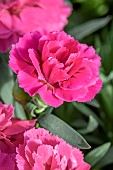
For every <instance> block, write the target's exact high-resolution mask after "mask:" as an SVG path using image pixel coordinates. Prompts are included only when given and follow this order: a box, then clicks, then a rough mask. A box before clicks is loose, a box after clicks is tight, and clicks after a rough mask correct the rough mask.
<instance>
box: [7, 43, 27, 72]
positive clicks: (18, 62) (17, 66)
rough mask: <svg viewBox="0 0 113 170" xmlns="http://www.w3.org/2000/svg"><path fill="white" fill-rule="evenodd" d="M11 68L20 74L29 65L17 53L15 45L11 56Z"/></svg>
mask: <svg viewBox="0 0 113 170" xmlns="http://www.w3.org/2000/svg"><path fill="white" fill-rule="evenodd" d="M9 58H10V60H9V67H10V68H11V69H12V70H13V71H14V72H15V73H16V74H18V71H19V70H23V69H24V68H25V67H26V66H27V65H28V64H27V63H26V62H25V61H24V60H23V59H22V58H21V57H20V55H19V54H18V52H17V49H16V46H15V45H14V46H13V48H12V50H11V51H10V56H9Z"/></svg>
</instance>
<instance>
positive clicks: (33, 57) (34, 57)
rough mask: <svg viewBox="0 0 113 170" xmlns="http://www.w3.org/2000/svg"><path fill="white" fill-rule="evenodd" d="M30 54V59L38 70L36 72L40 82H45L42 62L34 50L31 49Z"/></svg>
mask: <svg viewBox="0 0 113 170" xmlns="http://www.w3.org/2000/svg"><path fill="white" fill-rule="evenodd" d="M28 52H29V57H30V59H31V61H32V64H33V65H34V67H35V69H36V71H37V73H38V79H39V80H45V78H44V76H43V74H42V72H41V68H40V62H41V61H40V57H39V55H38V54H37V53H36V51H35V50H33V49H29V50H28Z"/></svg>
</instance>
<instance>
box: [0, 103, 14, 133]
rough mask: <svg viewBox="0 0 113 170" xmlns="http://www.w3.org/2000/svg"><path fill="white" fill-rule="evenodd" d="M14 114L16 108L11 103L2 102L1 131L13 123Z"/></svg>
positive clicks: (0, 105)
mask: <svg viewBox="0 0 113 170" xmlns="http://www.w3.org/2000/svg"><path fill="white" fill-rule="evenodd" d="M13 114H14V108H13V106H12V105H11V104H10V105H5V104H2V102H0V131H3V130H4V129H6V128H7V127H8V126H10V125H11V118H12V116H13Z"/></svg>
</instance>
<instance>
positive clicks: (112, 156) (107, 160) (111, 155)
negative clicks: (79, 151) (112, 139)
mask: <svg viewBox="0 0 113 170" xmlns="http://www.w3.org/2000/svg"><path fill="white" fill-rule="evenodd" d="M109 164H113V146H112V147H111V148H110V149H109V150H108V152H107V154H106V155H105V156H104V158H103V159H101V160H100V161H99V163H98V164H97V165H96V167H98V168H99V169H100V168H102V167H104V166H107V165H109Z"/></svg>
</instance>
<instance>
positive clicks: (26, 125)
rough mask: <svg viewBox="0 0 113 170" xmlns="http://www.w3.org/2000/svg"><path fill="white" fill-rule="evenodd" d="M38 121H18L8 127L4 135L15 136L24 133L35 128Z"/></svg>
mask: <svg viewBox="0 0 113 170" xmlns="http://www.w3.org/2000/svg"><path fill="white" fill-rule="evenodd" d="M35 123H36V120H18V121H16V122H14V123H12V126H10V127H8V128H7V129H6V130H5V131H4V133H5V134H6V135H15V134H19V133H22V132H24V131H26V130H28V129H30V128H32V127H34V125H35Z"/></svg>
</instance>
